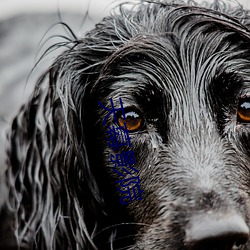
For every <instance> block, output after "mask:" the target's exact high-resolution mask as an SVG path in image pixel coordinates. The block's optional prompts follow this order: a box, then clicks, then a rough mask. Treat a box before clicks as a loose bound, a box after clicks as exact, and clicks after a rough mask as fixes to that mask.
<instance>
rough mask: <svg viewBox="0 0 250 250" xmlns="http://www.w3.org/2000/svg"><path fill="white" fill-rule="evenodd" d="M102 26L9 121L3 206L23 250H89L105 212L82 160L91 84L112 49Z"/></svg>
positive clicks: (63, 60)
mask: <svg viewBox="0 0 250 250" xmlns="http://www.w3.org/2000/svg"><path fill="white" fill-rule="evenodd" d="M104 26H105V25H103V26H102V25H101V26H99V28H98V30H99V33H98V32H97V29H96V30H95V31H93V32H92V33H95V32H96V33H98V34H97V35H96V37H95V39H94V38H91V36H92V33H90V34H89V35H87V37H86V38H84V39H82V40H77V41H75V42H73V45H72V46H71V48H70V49H68V50H67V51H65V52H64V53H63V54H62V55H61V56H59V57H58V58H57V60H56V61H55V63H54V64H53V65H52V66H51V67H50V68H49V70H48V71H47V72H46V73H45V74H44V75H43V77H42V78H41V79H40V80H39V81H38V83H37V85H36V88H35V90H34V93H33V95H32V97H31V99H30V100H29V102H27V103H26V104H25V105H24V106H22V108H21V110H20V112H19V114H18V115H17V116H16V118H15V119H14V121H13V124H12V128H11V131H10V133H9V141H10V147H9V150H8V160H7V164H8V169H7V171H6V180H7V186H8V188H9V200H8V202H7V206H8V209H9V211H10V212H11V214H12V215H13V218H14V219H13V221H14V229H13V233H14V234H15V237H16V241H17V243H16V244H18V246H21V247H23V248H25V247H27V248H30V247H34V248H37V249H52V248H53V249H55V248H56V249H57V247H58V249H78V248H79V249H89V248H91V249H95V246H94V243H93V241H92V239H91V237H92V236H91V234H92V233H93V231H94V230H95V227H96V223H97V222H96V221H97V218H99V217H100V214H103V215H104V214H105V213H104V212H103V202H104V201H103V199H102V196H101V195H100V192H99V188H98V184H97V182H96V180H95V178H94V176H93V173H92V166H91V163H90V160H89V156H88V154H89V152H88V151H89V150H88V148H87V147H88V146H87V143H86V133H91V131H86V130H87V129H89V127H90V126H89V124H88V121H87V119H86V117H85V114H86V109H88V111H87V112H88V113H89V112H91V110H90V109H91V107H87V105H86V102H87V100H88V98H89V95H90V92H91V85H92V84H93V83H94V82H95V81H96V79H97V78H98V77H99V72H100V71H101V67H102V65H103V64H104V62H105V60H106V58H107V57H108V56H109V55H110V54H111V53H112V52H113V50H114V49H115V45H114V43H111V42H109V43H108V42H107V37H109V39H110V32H109V28H108V27H107V29H105V30H104ZM101 30H102V31H101ZM107 32H109V35H107V34H106V33H107ZM116 40H117V39H116ZM86 220H88V223H86Z"/></svg>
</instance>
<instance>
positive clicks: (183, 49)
mask: <svg viewBox="0 0 250 250" xmlns="http://www.w3.org/2000/svg"><path fill="white" fill-rule="evenodd" d="M249 27H250V18H249V16H248V12H246V11H244V10H243V9H242V8H241V7H240V6H239V7H235V8H232V7H230V6H229V5H227V4H224V3H222V2H219V1H214V3H212V4H210V5H208V4H206V5H203V7H197V6H196V4H195V3H194V2H193V1H188V2H182V1H175V2H173V3H159V2H154V3H153V2H151V3H149V2H142V3H140V4H137V5H135V6H133V7H132V8H131V7H130V9H128V8H126V6H121V7H120V8H119V10H118V11H117V12H116V13H114V14H113V15H112V16H110V17H107V18H105V19H104V20H103V21H102V22H100V23H99V24H97V25H96V28H95V29H93V30H92V31H90V32H89V33H87V34H86V35H85V36H84V37H83V38H76V39H75V40H73V41H71V42H70V43H69V44H68V46H69V48H68V49H67V50H66V51H65V52H64V53H63V54H62V55H61V56H59V57H58V58H57V59H56V60H55V62H54V64H53V65H52V66H51V67H50V68H49V69H48V71H47V72H46V73H45V74H44V75H43V76H42V77H41V79H40V80H39V82H38V83H37V85H36V89H35V91H34V93H33V95H32V98H31V99H30V101H28V102H27V103H26V104H25V105H24V106H23V107H22V108H21V110H20V113H19V114H18V115H17V116H16V118H15V119H14V121H13V124H12V128H11V131H10V133H9V142H10V147H9V150H8V160H7V164H8V170H7V172H6V180H7V186H8V190H9V195H8V197H9V199H8V201H6V205H5V207H4V208H3V210H2V211H3V212H2V217H1V218H2V221H3V220H5V224H4V223H3V222H2V231H3V232H2V233H1V235H2V241H1V244H2V246H3V249H7V247H10V248H11V247H13V249H17V247H16V246H18V247H19V248H21V249H44V250H45V249H84V250H87V249H101V250H105V249H128V250H132V249H145V250H153V249H157V250H173V249H174V250H176V249H180V250H182V249H205V248H204V246H202V245H201V246H199V245H197V246H196V248H195V247H193V248H192V247H191V245H189V243H190V242H189V233H190V230H189V229H190V225H191V224H192V223H193V222H192V218H195V216H196V215H197V216H198V215H202V214H206V215H209V214H221V215H224V214H229V215H235V214H237V216H239V217H241V218H242V220H243V221H244V223H245V224H246V225H250V207H249V203H250V202H249V201H250V193H249V190H250V189H249V188H250V184H249V183H250V171H249V161H250V158H249V157H250V125H249V124H248V123H244V122H242V121H240V120H239V119H238V118H237V110H238V108H239V103H242V102H246V103H249V102H250V101H249V98H248V97H249V96H250V94H249V93H250V31H249ZM120 97H121V98H122V101H123V105H124V107H125V110H130V111H131V110H132V111H133V112H135V113H137V114H138V115H140V117H141V118H142V119H143V120H144V124H143V126H142V128H141V129H140V130H139V131H137V132H134V133H131V134H130V137H131V148H130V150H131V149H132V150H133V151H134V154H135V159H136V164H135V165H134V167H135V168H136V169H137V170H138V171H139V177H140V180H141V183H140V187H141V189H143V190H144V192H143V193H142V200H139V201H133V202H132V203H128V204H127V205H121V204H120V202H119V198H120V197H121V194H120V193H119V192H118V191H117V189H116V184H115V181H116V180H118V179H119V176H118V175H117V174H116V173H114V172H113V171H112V167H113V164H112V163H111V161H110V153H112V149H110V148H109V147H108V145H107V141H106V140H105V131H106V130H107V126H111V125H115V124H114V120H113V119H112V116H110V117H109V119H108V120H107V124H106V126H105V127H103V125H102V122H103V120H104V118H105V116H106V115H107V112H106V111H105V110H103V109H102V108H101V107H100V106H99V105H98V101H100V102H101V103H102V104H103V105H104V106H107V107H110V102H109V99H110V98H113V101H114V104H115V107H119V98H120ZM123 150H124V151H127V150H129V148H127V147H125V149H123ZM198 222H199V220H198ZM242 238H243V240H242V241H241V242H240V243H239V242H237V244H236V243H235V242H233V243H232V245H230V246H227V247H226V246H225V245H223V246H221V245H219V244H218V245H216V244H217V243H215V245H213V246H212V247H210V248H209V249H236V248H233V245H234V244H236V245H237V246H239V247H241V248H237V249H250V244H248V243H247V241H248V236H247V235H244V237H242Z"/></svg>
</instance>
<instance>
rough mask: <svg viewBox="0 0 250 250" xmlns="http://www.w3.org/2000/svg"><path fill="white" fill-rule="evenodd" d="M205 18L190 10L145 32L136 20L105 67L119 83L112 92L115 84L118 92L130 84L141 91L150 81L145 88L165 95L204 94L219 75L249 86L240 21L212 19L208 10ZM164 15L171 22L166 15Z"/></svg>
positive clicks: (246, 47)
mask: <svg viewBox="0 0 250 250" xmlns="http://www.w3.org/2000/svg"><path fill="white" fill-rule="evenodd" d="M161 14H162V13H161ZM205 14H206V13H205V12H204V11H203V12H202V13H199V12H198V11H197V9H195V10H193V11H192V9H191V10H189V12H188V13H184V14H183V13H181V14H180V13H179V16H178V18H177V17H176V16H175V18H176V20H177V19H178V21H176V20H175V21H173V22H171V23H170V22H169V20H167V19H165V25H163V24H162V23H163V19H164V15H163V14H162V18H160V17H159V18H158V19H157V22H155V23H154V25H155V26H156V27H157V25H158V26H159V27H158V28H155V29H154V30H153V29H152V28H151V30H150V28H149V30H150V31H149V32H145V30H144V29H143V28H142V27H140V21H139V22H138V27H137V31H136V32H134V34H133V36H131V37H129V39H127V41H126V42H124V43H123V44H122V45H121V46H120V47H118V48H117V49H116V50H115V51H114V53H113V54H112V55H111V56H110V57H109V58H108V60H107V62H106V64H105V65H104V68H105V69H108V71H109V73H111V74H112V75H116V77H117V79H118V80H117V81H114V85H113V86H114V88H113V89H114V90H116V89H117V88H116V87H117V86H119V91H120V92H122V91H123V88H124V91H125V92H126V91H127V90H128V89H132V88H133V86H135V85H133V83H134V84H136V87H137V88H138V89H141V90H143V89H144V88H145V87H143V86H145V83H148V87H150V86H153V87H154V88H155V87H156V88H158V89H160V91H167V92H169V93H171V92H172V91H173V90H174V89H176V90H178V91H181V92H182V93H188V91H187V90H190V91H191V92H192V93H193V89H195V90H196V92H197V91H199V92H200V93H203V92H204V91H205V90H207V89H208V85H209V84H211V83H212V82H213V80H214V79H215V78H217V77H218V76H220V75H222V74H223V75H224V76H225V75H231V74H234V75H239V76H240V77H242V78H243V81H245V82H248V75H249V73H250V72H249V68H250V67H249V65H250V63H249V62H250V60H249V57H248V54H249V41H250V39H249V34H248V33H247V32H246V30H245V28H244V27H243V26H242V27H241V26H240V25H239V23H238V22H236V21H235V23H234V22H233V21H232V20H231V19H228V20H225V19H226V18H225V17H224V16H223V15H222V17H220V16H218V14H216V15H214V16H212V14H211V13H210V12H209V11H208V12H207V14H206V15H205ZM165 15H166V17H167V18H169V19H171V18H170V15H169V13H165ZM151 21H152V20H151ZM144 25H145V23H144ZM150 25H151V26H152V24H150ZM126 28H127V29H129V25H127V27H126ZM133 28H134V27H133ZM131 29H132V28H131ZM130 35H131V34H130ZM110 69H111V70H110ZM117 72H120V74H119V73H117ZM104 74H105V70H104ZM124 79H128V80H127V81H125V80H124ZM124 83H126V84H124ZM140 83H142V85H143V86H142V85H140ZM140 86H141V87H140ZM173 86H174V87H173ZM113 94H115V93H113ZM201 96H202V95H201Z"/></svg>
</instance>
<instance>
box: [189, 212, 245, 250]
mask: <svg viewBox="0 0 250 250" xmlns="http://www.w3.org/2000/svg"><path fill="white" fill-rule="evenodd" d="M248 239H249V228H248V226H247V224H246V222H245V221H244V219H243V218H242V217H241V216H239V215H238V214H235V213H233V214H232V213H229V214H219V215H218V214H214V213H207V214H202V215H198V216H193V217H192V218H191V220H190V223H189V224H188V227H187V230H186V240H185V242H186V246H187V249H188V250H198V249H199V250H201V249H202V250H237V249H238V250H239V249H245V245H246V243H247V242H248Z"/></svg>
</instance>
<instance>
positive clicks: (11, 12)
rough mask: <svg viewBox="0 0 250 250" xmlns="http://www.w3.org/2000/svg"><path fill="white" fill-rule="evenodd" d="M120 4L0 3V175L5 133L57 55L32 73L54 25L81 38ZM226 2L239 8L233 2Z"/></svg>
mask: <svg viewBox="0 0 250 250" xmlns="http://www.w3.org/2000/svg"><path fill="white" fill-rule="evenodd" d="M132 1H133V0H132ZM208 1H209V0H208ZM120 2H122V1H120V0H119V1H118V0H115V1H114V0H113V1H112V0H0V174H1V172H3V169H4V148H5V145H6V142H5V134H6V129H7V128H8V127H9V126H10V124H11V120H12V117H13V115H14V114H15V113H16V112H18V108H19V106H20V105H21V104H22V103H23V102H24V100H25V99H27V96H28V95H29V93H30V92H31V90H32V89H33V86H34V83H35V81H36V79H37V78H38V76H39V75H40V74H41V72H43V71H44V69H46V68H47V67H48V66H49V65H50V63H51V61H52V60H53V59H54V58H55V57H56V55H57V53H59V52H60V50H59V51H57V52H55V53H50V54H49V56H47V57H46V58H45V59H44V60H42V62H41V63H39V65H38V66H37V67H36V68H35V70H34V71H32V72H31V70H32V68H33V66H34V65H35V63H36V62H37V60H38V58H39V56H41V55H42V54H43V52H44V51H45V50H46V48H48V47H49V46H50V45H51V44H53V43H55V42H58V41H62V40H60V39H58V38H51V39H50V40H49V41H47V42H46V39H48V38H49V37H52V36H53V35H60V34H61V35H64V34H65V32H66V30H65V29H63V28H62V27H61V26H59V25H57V26H53V24H55V23H58V22H59V21H60V18H61V20H62V21H63V22H65V23H67V24H68V25H69V26H70V27H71V28H72V29H73V30H74V32H75V34H77V35H83V34H84V33H85V32H86V31H87V30H90V29H91V28H93V27H94V24H95V23H96V22H98V21H99V20H101V19H102V18H103V17H104V16H105V15H108V13H109V12H110V9H111V8H113V7H114V6H115V5H117V4H118V3H120ZM226 2H229V3H231V4H238V2H237V1H233V0H227V1H226ZM239 3H240V4H243V5H244V7H245V8H247V9H250V1H249V0H241V1H239ZM59 13H60V15H61V17H60V15H59ZM44 43H45V44H44ZM39 44H40V45H39ZM43 44H44V45H43ZM0 198H1V194H0ZM0 203H1V202H0Z"/></svg>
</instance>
